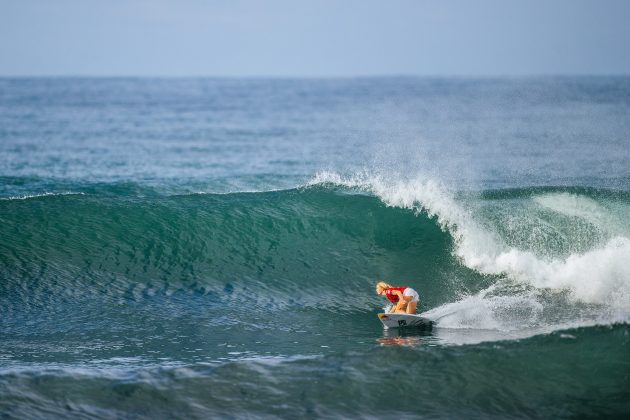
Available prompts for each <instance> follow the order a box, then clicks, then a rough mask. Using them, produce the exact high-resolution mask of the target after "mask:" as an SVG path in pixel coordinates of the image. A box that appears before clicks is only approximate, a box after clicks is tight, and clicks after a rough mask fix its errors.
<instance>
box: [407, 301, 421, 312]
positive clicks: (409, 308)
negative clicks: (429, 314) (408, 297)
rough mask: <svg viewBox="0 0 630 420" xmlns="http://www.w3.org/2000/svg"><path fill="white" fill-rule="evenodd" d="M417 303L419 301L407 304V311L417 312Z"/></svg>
mask: <svg viewBox="0 0 630 420" xmlns="http://www.w3.org/2000/svg"><path fill="white" fill-rule="evenodd" d="M417 305H418V302H417V301H413V302H409V303H408V304H407V313H408V314H412V313H414V312H416V306H417Z"/></svg>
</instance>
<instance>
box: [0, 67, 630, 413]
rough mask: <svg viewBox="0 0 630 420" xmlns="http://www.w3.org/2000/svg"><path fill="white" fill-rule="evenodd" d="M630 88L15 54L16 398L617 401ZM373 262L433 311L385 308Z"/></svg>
mask: <svg viewBox="0 0 630 420" xmlns="http://www.w3.org/2000/svg"><path fill="white" fill-rule="evenodd" d="M629 111H630V78H627V77H592V78H591V77H581V78H565V77H557V78H517V79H418V78H365V79H323V80H282V79H269V80H264V79H263V80H256V79H243V80H241V79H80V78H56V79H47V78H42V79H6V78H5V79H0V413H1V414H2V415H3V416H7V417H16V418H25V417H26V418H31V417H32V418H41V417H64V418H66V417H86V416H88V417H106V418H111V417H123V418H128V417H131V418H138V417H140V418H154V417H181V418H190V417H202V418H205V417H214V416H220V417H253V418H258V417H263V418H264V417H283V418H284V417H286V418H293V417H296V416H309V417H370V416H377V417H400V416H402V417H443V418H452V417H488V416H496V417H527V418H530V417H551V418H558V417H560V418H564V417H603V416H610V417H622V416H625V415H626V414H627V413H628V412H630V406H629V404H628V401H630V399H629V398H630V358H629V357H628V355H629V354H630V352H629V350H630V348H629V346H630V341H629V337H630V336H629V332H630V331H629V329H628V321H629V319H630V269H629V268H628V264H627V261H628V259H629V258H630V217H629V216H630V147H628V146H630V112H629ZM378 279H385V280H388V281H389V282H391V283H394V284H406V285H409V286H412V287H414V288H415V289H416V290H418V292H419V293H420V296H421V304H420V307H419V311H420V312H422V313H423V314H424V316H426V317H429V318H431V319H433V320H434V321H435V323H436V327H435V328H434V329H433V330H432V331H413V330H411V331H393V330H389V331H385V330H383V328H382V325H381V324H380V322H379V321H378V318H377V317H376V314H377V313H378V312H381V311H382V310H383V307H384V306H385V302H384V301H383V300H382V299H381V298H380V297H378V296H376V295H375V294H374V283H375V282H376V281H377V280H378ZM392 401H393V402H394V403H391V402H392Z"/></svg>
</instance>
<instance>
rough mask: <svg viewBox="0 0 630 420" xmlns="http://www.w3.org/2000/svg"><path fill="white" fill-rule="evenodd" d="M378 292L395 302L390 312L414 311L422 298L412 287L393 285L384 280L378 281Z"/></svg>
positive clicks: (407, 312) (403, 312)
mask: <svg viewBox="0 0 630 420" xmlns="http://www.w3.org/2000/svg"><path fill="white" fill-rule="evenodd" d="M376 294H377V295H384V296H385V297H386V298H387V300H389V301H390V302H391V303H392V304H393V306H392V308H391V309H390V311H389V312H390V313H394V314H405V313H406V314H412V313H414V312H415V311H416V306H417V305H418V301H419V300H420V296H418V292H416V291H415V290H413V289H412V288H411V287H406V286H403V287H393V286H392V285H391V284H388V283H385V282H384V281H379V282H378V283H376Z"/></svg>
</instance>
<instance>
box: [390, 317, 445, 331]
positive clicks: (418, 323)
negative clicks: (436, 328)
mask: <svg viewBox="0 0 630 420" xmlns="http://www.w3.org/2000/svg"><path fill="white" fill-rule="evenodd" d="M378 319H380V320H381V322H382V323H383V327H385V329H388V328H424V329H429V330H430V329H431V328H433V321H431V320H430V319H428V318H424V317H421V316H420V315H411V314H378Z"/></svg>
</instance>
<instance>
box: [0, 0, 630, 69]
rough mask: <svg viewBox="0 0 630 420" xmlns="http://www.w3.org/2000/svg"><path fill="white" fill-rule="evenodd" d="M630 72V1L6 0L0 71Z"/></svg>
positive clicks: (1, 2) (0, 11) (0, 26)
mask: <svg viewBox="0 0 630 420" xmlns="http://www.w3.org/2000/svg"><path fill="white" fill-rule="evenodd" d="M564 74H566V75H578V74H579V75H581V74H593V75H601V74H605V75H609V74H630V0H597V1H591V0H588V1H586V0H542V1H541V0H526V1H521V0H475V1H471V0H436V1H429V0H312V1H308V0H266V1H262V0H261V1H254V0H249V1H246V0H215V1H212V0H103V1H97V0H55V1H51V0H0V76H227V77H259V76H261V77H352V76H381V75H422V76H443V75H448V76H497V75H505V76H511V75H515V76H520V75H564Z"/></svg>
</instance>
